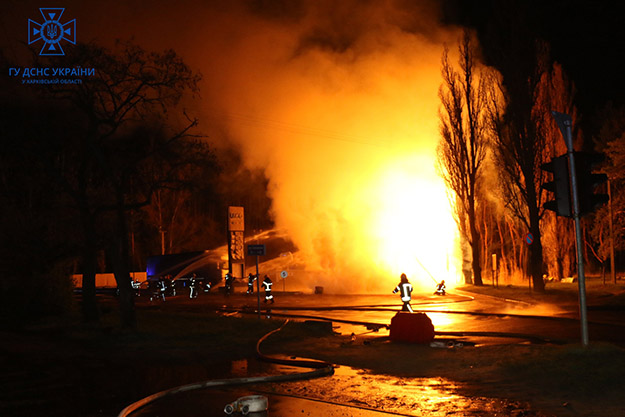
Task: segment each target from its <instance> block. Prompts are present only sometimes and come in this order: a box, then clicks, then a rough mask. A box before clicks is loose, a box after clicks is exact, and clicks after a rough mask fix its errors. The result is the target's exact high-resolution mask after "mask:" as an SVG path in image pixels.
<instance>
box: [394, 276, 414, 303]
mask: <svg viewBox="0 0 625 417" xmlns="http://www.w3.org/2000/svg"><path fill="white" fill-rule="evenodd" d="M398 291H399V293H400V295H401V300H402V301H403V302H404V305H403V307H402V308H401V311H408V312H410V313H412V307H411V306H410V294H411V293H412V284H411V283H410V282H408V277H406V274H401V277H400V281H399V284H397V287H395V289H394V290H393V294H396V293H397V292H398Z"/></svg>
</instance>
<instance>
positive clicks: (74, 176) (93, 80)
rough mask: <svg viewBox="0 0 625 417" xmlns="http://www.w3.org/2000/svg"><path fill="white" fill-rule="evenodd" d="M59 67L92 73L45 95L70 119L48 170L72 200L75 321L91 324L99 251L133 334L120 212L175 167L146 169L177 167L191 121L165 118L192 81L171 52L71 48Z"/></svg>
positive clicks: (142, 201)
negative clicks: (77, 294)
mask: <svg viewBox="0 0 625 417" xmlns="http://www.w3.org/2000/svg"><path fill="white" fill-rule="evenodd" d="M63 63H64V66H70V67H75V66H82V67H85V68H95V69H96V71H95V73H94V74H93V76H92V77H90V78H89V79H87V80H85V82H83V83H82V84H70V85H57V86H54V87H52V88H51V89H50V90H49V95H48V97H49V98H50V99H51V100H57V101H58V100H61V101H62V102H63V103H65V104H66V105H68V106H70V108H71V111H72V112H73V114H74V117H75V123H74V126H75V127H74V128H73V129H72V130H71V132H68V133H67V136H66V137H65V138H54V139H55V140H56V141H57V142H58V143H59V152H60V153H59V158H58V161H60V163H57V164H56V165H55V166H54V167H52V171H54V172H55V177H56V179H57V181H58V182H59V183H60V184H61V186H62V188H63V189H64V190H65V192H66V193H67V195H69V196H70V197H71V199H72V200H73V201H74V206H75V209H76V211H77V212H78V213H79V219H80V223H79V224H80V225H81V226H82V231H83V233H82V234H83V241H84V245H83V255H82V268H83V315H84V318H85V320H87V321H98V320H99V314H98V309H97V306H96V299H95V272H96V262H97V253H98V251H99V250H100V249H101V247H102V246H103V245H104V246H106V247H107V249H108V250H109V254H110V255H111V259H112V261H113V269H114V272H115V278H116V281H117V285H118V288H119V290H120V311H121V324H122V327H125V328H134V327H135V326H136V321H135V315H134V299H133V291H132V288H131V284H130V282H131V279H130V271H129V252H130V248H129V242H128V236H129V230H128V213H129V212H130V211H132V210H137V209H139V208H141V207H143V206H145V205H147V204H148V203H149V202H150V200H151V197H152V194H153V193H154V191H155V190H157V189H158V188H159V187H162V186H164V184H166V183H168V182H170V181H171V180H172V178H174V177H175V176H174V175H173V171H175V169H177V168H179V166H180V165H181V164H180V163H178V164H173V163H172V164H169V167H172V168H174V169H173V170H165V169H163V170H161V171H160V175H158V176H157V177H155V176H153V175H151V174H150V173H149V168H150V167H153V166H155V165H161V166H164V164H162V161H165V160H170V161H171V160H174V159H178V161H181V159H180V158H181V157H184V156H185V153H186V152H187V151H188V150H189V147H190V146H191V147H192V144H191V143H190V142H189V141H188V139H189V138H190V137H192V136H193V135H191V131H192V129H193V128H194V127H195V125H196V124H197V121H196V120H192V119H188V118H187V120H184V121H183V122H177V121H175V120H172V119H171V118H168V117H167V116H168V114H171V113H172V110H173V109H174V108H175V107H176V105H177V103H178V102H179V100H180V99H181V97H182V96H183V94H184V93H185V92H188V91H191V92H195V91H197V81H198V79H199V77H198V76H197V75H195V74H193V72H192V71H191V70H190V69H189V68H188V67H187V66H186V65H185V64H184V62H183V61H182V60H181V59H180V58H179V57H178V56H177V55H176V54H175V52H174V51H171V50H170V51H166V52H164V53H161V54H159V53H146V52H145V51H144V50H142V49H141V48H139V47H137V46H135V45H132V44H120V45H119V50H118V51H116V52H111V51H109V50H107V49H105V48H102V47H99V46H97V45H93V44H89V45H86V44H79V45H77V46H76V47H75V48H73V50H72V53H71V54H69V55H68V56H65V57H64V61H63ZM173 113H175V112H173ZM159 161H160V162H159ZM103 219H105V220H104V221H105V222H106V226H103ZM103 239H105V240H106V242H102V240H103Z"/></svg>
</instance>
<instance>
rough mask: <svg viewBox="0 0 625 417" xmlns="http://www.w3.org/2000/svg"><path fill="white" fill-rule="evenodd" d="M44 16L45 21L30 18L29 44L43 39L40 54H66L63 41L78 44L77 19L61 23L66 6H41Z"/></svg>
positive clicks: (40, 9)
mask: <svg viewBox="0 0 625 417" xmlns="http://www.w3.org/2000/svg"><path fill="white" fill-rule="evenodd" d="M39 11H40V12H41V15H42V16H43V23H37V22H35V21H34V20H32V19H28V44H29V45H30V44H33V43H35V42H37V41H39V40H43V47H42V48H41V51H40V52H39V55H43V56H50V55H51V56H59V55H65V52H64V51H63V48H62V47H61V41H67V42H69V43H71V44H73V45H75V44H76V19H72V20H70V21H69V22H67V23H64V24H63V23H61V16H62V15H63V12H64V11H65V8H46V7H41V8H39Z"/></svg>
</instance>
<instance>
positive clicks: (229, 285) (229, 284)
mask: <svg viewBox="0 0 625 417" xmlns="http://www.w3.org/2000/svg"><path fill="white" fill-rule="evenodd" d="M233 280H234V278H232V275H230V272H228V273H227V274H226V295H230V291H232V281H233Z"/></svg>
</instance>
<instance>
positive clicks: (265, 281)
mask: <svg viewBox="0 0 625 417" xmlns="http://www.w3.org/2000/svg"><path fill="white" fill-rule="evenodd" d="M272 285H273V282H271V278H269V277H268V276H267V275H265V278H264V279H263V287H264V288H265V302H269V301H270V302H271V304H273V294H271V286H272Z"/></svg>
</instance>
